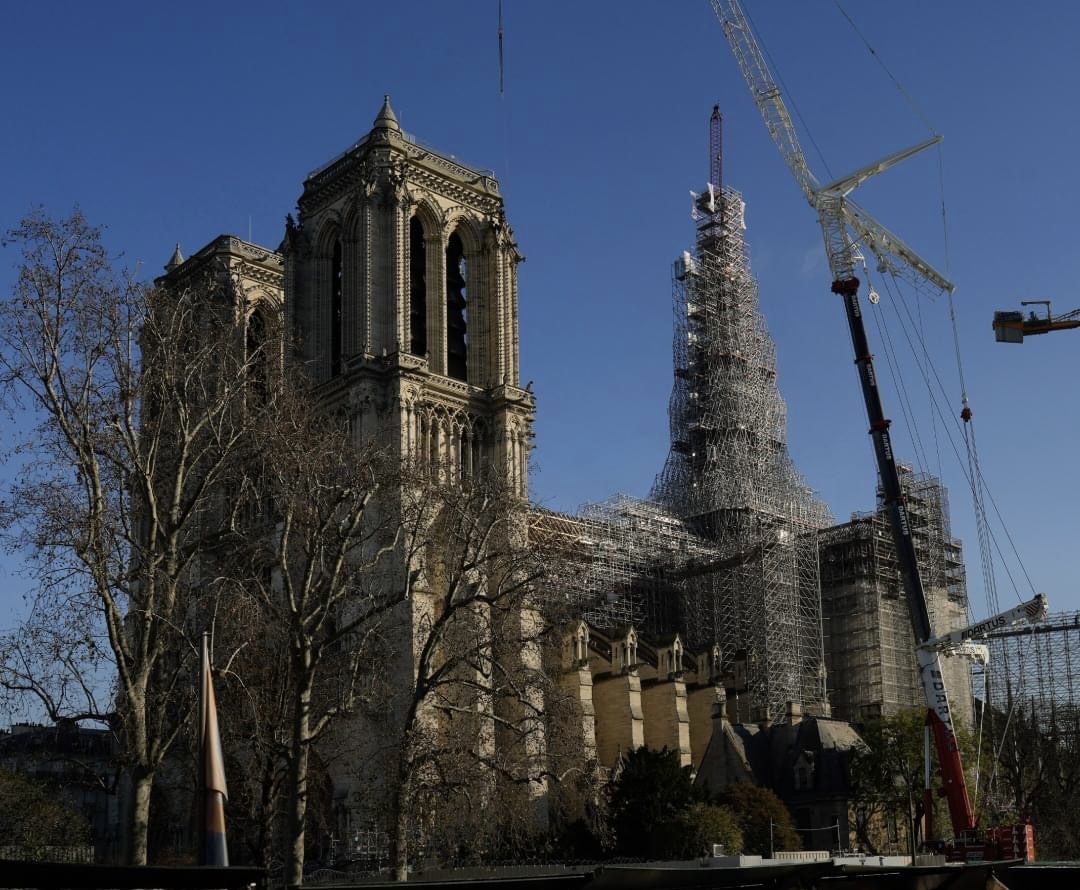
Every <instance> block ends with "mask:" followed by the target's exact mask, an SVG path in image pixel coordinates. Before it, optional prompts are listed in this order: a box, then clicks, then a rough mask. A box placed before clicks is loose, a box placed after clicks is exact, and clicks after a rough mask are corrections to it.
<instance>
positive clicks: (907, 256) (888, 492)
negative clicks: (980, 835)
mask: <svg viewBox="0 0 1080 890" xmlns="http://www.w3.org/2000/svg"><path fill="white" fill-rule="evenodd" d="M710 2H711V3H712V6H713V10H714V11H715V12H716V15H717V18H719V20H720V24H721V26H722V27H723V29H724V34H725V35H726V36H727V40H728V43H729V44H730V45H731V50H732V52H733V53H734V55H735V60H736V62H737V63H738V65H739V68H740V69H741V70H742V74H743V77H744V78H745V79H746V83H747V86H749V87H750V93H751V95H752V96H753V98H754V102H755V103H756V104H757V107H758V110H759V111H760V112H761V116H762V117H763V118H764V119H765V126H766V127H767V128H768V130H769V133H770V135H771V136H772V138H773V141H774V142H775V143H776V147H777V148H778V149H779V151H780V154H781V156H782V157H783V158H784V161H785V162H786V163H787V165H788V167H789V168H790V169H791V172H792V175H793V176H794V177H795V181H796V182H797V183H798V184H799V187H800V188H801V189H802V191H803V194H804V195H805V196H806V200H807V201H808V202H809V203H810V206H811V207H813V208H814V210H816V211H817V215H818V222H819V223H820V224H821V231H822V233H823V235H824V237H825V253H826V255H827V256H828V261H829V270H830V271H831V273H832V279H833V280H832V291H833V293H835V294H838V295H840V296H841V297H843V299H844V306H845V310H846V313H847V320H848V328H849V330H850V333H851V342H852V346H853V347H854V350H855V363H856V365H857V366H858V370H859V380H860V383H861V386H862V394H863V400H864V402H865V403H866V412H867V416H868V418H869V421H870V435H871V436H872V437H873V442H874V452H875V455H876V457H877V465H878V472H879V474H880V476H881V484H882V489H883V491H884V499H885V504H886V506H887V508H888V512H889V517H890V520H891V525H892V531H893V538H894V540H895V543H896V550H897V556H898V560H899V563H900V566H901V575H902V578H903V584H904V592H905V594H906V596H907V600H908V605H909V608H910V611H911V623H912V627H913V628H914V631H915V641H916V645H917V646H918V649H917V655H918V662H919V671H920V676H921V680H922V686H923V691H924V693H925V697H926V703H927V708H928V718H927V719H928V722H929V723H930V725H931V726H932V728H933V734H934V740H935V745H936V748H937V752H938V761H939V763H940V765H941V774H942V778H943V781H944V786H945V789H944V790H945V796H946V798H947V800H948V804H949V815H950V817H951V820H952V825H953V830H954V832H955V833H956V834H957V835H958V836H959V835H961V834H963V833H965V832H969V831H971V830H972V829H973V828H974V827H975V819H974V814H973V812H972V808H971V802H970V800H969V798H968V792H967V783H966V782H965V780H964V770H963V767H962V764H961V762H960V750H959V746H958V745H957V741H956V733H955V730H954V728H953V720H952V713H951V711H950V709H949V699H948V694H947V693H946V690H945V683H944V680H943V676H942V670H941V662H940V659H941V655H940V651H939V649H938V648H936V647H925V646H924V645H923V644H925V643H927V642H928V641H930V640H932V639H933V637H934V634H933V629H932V627H931V624H930V615H929V612H928V610H927V604H926V594H925V592H924V590H923V585H922V580H921V579H920V577H919V571H918V565H917V559H916V555H915V546H914V543H913V541H912V536H911V527H910V525H909V522H908V512H907V507H906V505H905V502H904V495H903V491H902V490H901V487H900V478H899V474H898V473H897V468H896V462H895V460H894V457H893V450H892V441H891V438H890V436H889V424H890V421H889V420H888V419H886V417H885V415H884V412H883V410H882V407H881V396H880V393H879V391H878V386H877V377H876V375H875V374H874V362H873V356H872V355H871V354H870V348H869V345H868V342H867V337H866V330H865V327H864V325H863V316H862V309H861V307H860V305H859V295H858V292H859V279H858V278H856V277H855V263H856V258H857V256H858V252H859V248H862V249H866V250H869V251H870V252H872V253H873V254H874V256H875V257H876V258H877V261H878V267H879V269H881V270H882V271H886V272H890V273H895V274H897V275H900V276H902V277H905V278H908V279H909V280H911V281H913V282H914V283H916V284H920V283H924V282H929V283H930V284H931V285H933V286H934V287H935V288H938V289H941V290H945V291H948V292H950V293H951V292H952V290H953V285H952V284H951V283H950V282H949V281H948V280H947V279H946V278H945V277H944V276H942V275H941V274H940V273H938V272H937V271H936V270H935V269H934V268H933V267H932V266H931V265H930V264H929V263H927V262H926V261H925V260H923V259H922V258H921V257H919V255H918V254H916V253H915V251H913V250H912V249H911V248H910V247H908V246H907V245H906V244H905V243H904V242H903V241H902V240H900V238H898V237H897V236H896V235H894V234H893V233H892V232H890V231H889V230H888V229H886V228H885V227H884V226H883V225H881V223H879V222H878V221H877V220H875V219H874V218H873V217H872V216H870V214H868V213H867V212H866V211H865V210H863V209H862V208H861V207H859V206H858V205H857V204H855V202H854V201H852V200H851V199H850V198H849V197H848V196H849V195H850V194H851V192H852V191H853V190H854V189H855V188H856V187H857V186H859V185H860V184H861V183H863V182H865V181H866V180H867V179H869V178H870V177H871V176H874V175H876V174H878V173H881V172H883V171H885V170H887V169H888V168H889V167H892V166H893V165H894V164H897V163H899V162H900V161H902V160H904V159H905V158H908V157H911V156H912V155H913V154H916V153H917V152H920V151H922V150H923V149H925V148H928V147H930V146H931V145H934V144H936V143H937V142H939V141H940V140H941V137H940V136H934V137H932V138H931V139H928V140H926V141H925V142H921V143H919V144H918V145H915V146H912V147H911V148H907V149H904V150H903V151H899V152H897V153H896V154H892V155H889V156H888V157H886V158H882V159H881V160H880V161H877V162H876V163H873V164H869V165H868V166H866V167H863V168H862V169H861V170H857V171H855V172H854V173H852V174H850V175H849V176H844V177H842V178H840V179H837V180H836V181H835V182H831V183H828V184H827V185H821V184H819V182H818V180H817V178H816V177H815V176H814V174H813V173H811V172H810V168H809V166H808V165H807V163H806V158H805V157H804V155H803V152H802V148H801V147H800V145H799V139H798V136H797V134H796V132H795V127H794V126H793V124H792V122H791V116H790V114H789V113H788V110H787V107H786V106H785V104H784V99H783V96H782V95H781V93H780V88H779V87H778V86H777V85H776V83H775V81H774V80H773V77H772V75H771V74H770V72H769V67H768V65H767V64H766V62H765V58H764V56H763V54H762V52H761V48H760V47H759V46H758V43H757V41H756V39H755V38H754V35H753V34H752V32H751V30H750V26H749V23H748V22H747V20H746V16H745V14H744V13H743V11H742V8H741V7H740V5H739V3H738V0H710Z"/></svg>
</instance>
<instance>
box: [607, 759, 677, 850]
mask: <svg viewBox="0 0 1080 890" xmlns="http://www.w3.org/2000/svg"><path fill="white" fill-rule="evenodd" d="M694 802H695V793H694V787H693V782H692V780H691V776H690V768H689V767H685V766H681V765H680V764H679V752H678V751H669V750H668V749H667V748H664V749H663V750H662V751H653V750H651V749H649V748H638V749H637V750H636V751H632V752H631V753H630V754H628V755H627V756H626V757H625V759H624V760H623V766H622V771H621V772H620V773H619V777H618V778H617V779H616V780H615V782H614V783H613V785H612V789H611V805H610V812H611V824H612V827H613V828H614V830H615V845H616V851H617V852H618V853H619V855H621V856H635V857H643V858H646V859H673V858H678V857H680V856H681V855H682V853H683V848H684V845H685V834H686V830H685V829H686V824H685V822H684V821H683V818H684V816H685V814H686V812H687V810H689V808H690V806H691V804H693V803H694Z"/></svg>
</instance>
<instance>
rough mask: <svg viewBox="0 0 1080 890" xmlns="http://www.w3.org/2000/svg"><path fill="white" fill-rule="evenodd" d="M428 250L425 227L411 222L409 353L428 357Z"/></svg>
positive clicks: (413, 221) (413, 220)
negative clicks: (425, 243) (425, 242)
mask: <svg viewBox="0 0 1080 890" xmlns="http://www.w3.org/2000/svg"><path fill="white" fill-rule="evenodd" d="M427 351H428V347H427V248H426V247H425V245H424V227H423V226H422V225H421V224H420V220H419V219H417V218H416V217H415V216H414V217H413V218H412V219H411V220H410V221H409V352H411V353H412V354H413V355H419V356H424V355H427Z"/></svg>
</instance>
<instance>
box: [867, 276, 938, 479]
mask: <svg viewBox="0 0 1080 890" xmlns="http://www.w3.org/2000/svg"><path fill="white" fill-rule="evenodd" d="M882 283H883V286H884V287H885V290H886V292H887V293H888V294H889V298H890V299H889V304H890V306H891V307H892V310H893V312H894V313H895V314H896V317H897V319H899V321H900V329H901V331H902V332H903V334H904V337H905V339H906V340H907V342H908V348H909V349H910V350H911V352H912V354H913V355H915V346H914V344H913V343H912V341H911V335H910V334H909V333H908V330H907V328H906V327H905V326H904V323H903V318H902V317H901V316H900V313H899V311H898V310H897V309H896V304H897V302H901V303H902V302H903V298H902V296H900V295H899V294H900V289H899V287H897V288H895V289H894V288H893V287H892V286H890V285H889V284H888V281H887V279H883V282H882ZM879 305H880V304H879ZM874 323H875V324H876V325H877V328H878V331H879V332H880V333H881V336H882V338H883V342H886V343H887V347H886V357H887V359H888V363H889V372H890V374H891V375H892V378H893V385H894V386H895V387H896V389H897V392H898V394H899V395H900V401H901V406H902V410H903V412H904V418H905V423H906V425H907V428H908V433H909V434H910V436H911V440H912V446H913V447H914V449H915V457H916V458H917V459H918V461H919V463H920V465H921V466H924V467H925V466H928V465H929V463H930V462H929V460H928V459H927V452H926V446H925V445H923V442H922V432H921V429H920V426H919V424H918V422H917V421H916V416H915V409H914V408H913V407H912V400H911V396H910V395H909V394H908V391H907V384H906V383H905V381H904V375H903V374H901V373H900V360H899V357H898V354H897V350H896V347H895V346H894V345H893V342H892V335H891V333H890V332H889V329H888V327H887V326H886V325H885V324H884V320H883V319H882V318H881V313H877V312H875V313H874ZM920 339H921V335H920ZM915 364H916V366H917V367H918V368H919V373H920V374H921V375H922V378H923V382H924V383H925V384H926V388H927V392H928V393H930V397H931V402H932V401H933V392H932V390H931V387H930V381H929V378H928V377H927V375H926V372H925V370H924V369H923V368H922V366H921V365H919V362H918V356H917V355H916V360H915ZM939 464H940V461H939Z"/></svg>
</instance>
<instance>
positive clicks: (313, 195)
mask: <svg viewBox="0 0 1080 890" xmlns="http://www.w3.org/2000/svg"><path fill="white" fill-rule="evenodd" d="M298 207H299V216H298V218H297V219H296V220H295V221H294V220H292V219H291V218H290V220H289V223H288V227H287V232H286V238H285V245H284V252H285V266H286V305H287V307H288V314H289V320H290V323H291V325H292V328H293V331H294V332H295V334H296V336H297V338H298V340H299V346H300V351H301V354H302V356H303V359H304V361H305V362H306V363H307V365H308V367H309V369H311V371H312V373H313V374H314V376H315V378H316V380H317V381H318V382H319V384H320V387H321V390H322V394H323V397H324V398H325V400H326V403H327V405H328V407H330V408H332V409H334V410H339V411H341V412H343V413H344V414H346V416H348V417H349V418H350V422H351V424H352V428H353V431H354V433H353V434H354V437H355V438H356V441H357V443H358V444H362V443H365V442H368V441H370V440H371V439H373V438H377V439H378V440H379V441H381V442H383V443H385V444H386V445H388V446H389V447H391V448H392V449H394V450H396V451H398V452H399V453H400V454H401V455H402V457H403V458H405V459H408V460H413V461H417V462H426V463H429V464H431V465H433V466H434V465H437V466H438V467H439V468H440V471H441V472H443V473H445V474H446V475H447V476H448V477H450V478H453V477H457V478H463V479H464V478H468V477H470V476H472V475H475V474H478V473H481V472H485V471H487V470H494V471H497V472H500V473H505V478H506V480H507V481H508V482H509V483H510V485H511V486H512V488H513V490H514V491H515V492H516V493H517V494H519V495H520V496H522V497H525V496H527V466H528V450H529V440H530V428H531V424H532V419H533V414H534V407H535V403H534V399H533V395H532V393H531V392H530V391H528V390H525V389H522V388H521V386H520V381H519V370H518V291H517V264H518V263H519V262H520V261H521V260H522V259H523V257H522V256H521V254H520V253H518V249H517V245H516V244H515V243H514V238H513V233H512V231H511V229H510V226H509V225H508V224H507V222H506V214H505V210H504V207H503V199H502V196H501V195H500V193H499V185H498V182H497V181H496V180H495V177H494V175H493V174H492V173H491V172H490V171H484V170H476V169H473V168H471V167H467V166H465V165H463V164H462V163H460V162H459V161H457V160H454V159H453V158H451V157H449V156H446V155H443V154H440V153H439V152H436V151H434V150H433V149H430V148H427V147H425V146H421V145H419V144H418V143H416V142H415V141H414V140H413V139H412V137H411V136H409V135H407V134H406V133H404V132H403V131H402V129H401V127H400V125H399V123H398V120H397V117H396V115H395V114H394V111H393V109H392V108H391V107H390V100H389V97H386V99H385V100H384V102H383V106H382V109H381V110H380V111H379V114H378V116H377V117H376V118H375V122H374V126H373V127H372V129H371V131H370V132H369V133H368V134H367V135H366V136H364V137H363V138H362V139H361V140H360V141H359V142H357V143H356V144H355V145H353V146H351V147H350V148H348V149H347V150H346V151H345V152H343V153H342V154H341V155H339V156H338V157H336V158H334V159H333V160H331V161H330V162H328V163H327V164H324V165H323V166H322V167H320V168H319V169H317V170H316V171H315V172H314V173H312V174H311V175H310V176H309V177H308V178H307V180H306V181H305V182H304V190H303V194H302V195H301V196H300V200H299V204H298Z"/></svg>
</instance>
